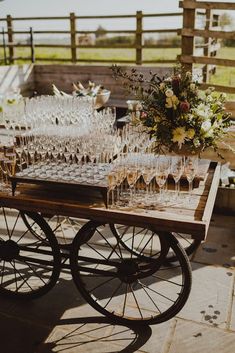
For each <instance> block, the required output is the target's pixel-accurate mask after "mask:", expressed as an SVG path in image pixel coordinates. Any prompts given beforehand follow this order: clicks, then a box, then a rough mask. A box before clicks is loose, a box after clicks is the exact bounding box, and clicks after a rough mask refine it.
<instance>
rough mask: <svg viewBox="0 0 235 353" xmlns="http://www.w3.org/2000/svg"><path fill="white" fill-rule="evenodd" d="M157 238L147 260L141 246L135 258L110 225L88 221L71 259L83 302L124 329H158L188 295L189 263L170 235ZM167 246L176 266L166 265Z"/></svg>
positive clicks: (73, 249) (161, 234)
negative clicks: (140, 325) (152, 326)
mask: <svg viewBox="0 0 235 353" xmlns="http://www.w3.org/2000/svg"><path fill="white" fill-rule="evenodd" d="M150 231H151V229H150ZM155 237H156V238H157V240H158V252H157V251H155V255H154V256H151V255H150V256H149V258H148V257H147V256H146V254H145V255H144V256H140V254H142V253H144V247H145V245H144V244H143V245H142V247H141V245H140V246H139V247H138V252H137V253H136V251H135V250H133V249H128V248H127V247H125V246H123V242H122V241H121V240H120V237H116V236H115V234H114V233H113V232H112V231H111V230H110V227H109V225H106V226H105V227H104V226H103V225H101V224H100V223H96V222H92V221H91V222H88V223H87V224H86V225H85V226H84V227H83V228H82V229H81V230H80V231H79V232H78V234H77V236H76V237H75V239H74V242H73V244H72V249H71V259H70V261H71V271H72V275H73V279H74V282H75V284H76V286H77V288H78V290H79V291H80V293H81V295H82V296H83V298H84V299H85V300H86V301H87V302H88V303H89V304H90V305H91V306H93V307H94V308H95V309H96V310H98V311H99V312H100V313H101V314H103V315H106V316H107V317H109V318H111V319H113V320H115V321H118V322H121V323H125V324H126V323H130V321H131V322H141V323H146V324H156V323H160V322H163V321H166V320H168V319H170V318H172V317H173V316H175V315H176V314H177V313H178V312H179V311H180V310H181V309H182V307H183V306H184V304H185V302H186V301H187V299H188V296H189V293H190V289H191V270H190V264H189V260H188V258H187V256H186V254H185V252H184V250H183V249H181V247H180V245H179V242H178V241H177V240H176V238H175V237H174V236H173V235H172V234H171V233H165V232H159V233H155ZM155 244H157V241H156V243H155ZM169 246H170V247H171V249H170V250H171V251H173V252H174V254H175V256H176V257H177V259H178V262H177V263H176V264H174V265H166V256H167V253H168V250H169ZM155 249H156V250H157V247H156V245H155Z"/></svg>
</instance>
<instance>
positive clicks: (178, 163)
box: [171, 156, 184, 200]
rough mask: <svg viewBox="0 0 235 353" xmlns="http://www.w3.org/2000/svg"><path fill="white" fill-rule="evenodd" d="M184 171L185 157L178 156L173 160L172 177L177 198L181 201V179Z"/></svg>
mask: <svg viewBox="0 0 235 353" xmlns="http://www.w3.org/2000/svg"><path fill="white" fill-rule="evenodd" d="M183 170H184V157H181V156H177V157H172V159H171V175H172V177H173V179H174V182H175V198H176V199H177V200H178V199H179V193H180V178H181V176H182V174H183Z"/></svg>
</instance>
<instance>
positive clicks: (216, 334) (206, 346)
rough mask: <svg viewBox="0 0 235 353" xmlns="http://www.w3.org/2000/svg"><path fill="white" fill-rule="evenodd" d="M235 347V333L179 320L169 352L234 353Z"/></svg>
mask: <svg viewBox="0 0 235 353" xmlns="http://www.w3.org/2000/svg"><path fill="white" fill-rule="evenodd" d="M234 349H235V335H234V333H232V332H226V331H224V330H221V329H218V328H210V327H206V326H205V325H199V324H196V323H193V322H188V321H182V320H178V322H177V325H176V329H175V332H174V336H173V337H172V342H171V345H170V349H169V351H167V353H183V352H185V353H188V352H190V353H201V352H205V353H232V352H234Z"/></svg>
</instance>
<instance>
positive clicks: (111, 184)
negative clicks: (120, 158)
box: [107, 170, 118, 207]
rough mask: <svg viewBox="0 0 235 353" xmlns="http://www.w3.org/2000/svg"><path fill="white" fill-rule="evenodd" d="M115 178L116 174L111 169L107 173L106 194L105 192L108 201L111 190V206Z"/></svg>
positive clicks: (112, 203) (112, 204)
mask: <svg viewBox="0 0 235 353" xmlns="http://www.w3.org/2000/svg"><path fill="white" fill-rule="evenodd" d="M117 179H118V174H117V171H116V170H111V172H110V173H109V174H108V194H107V199H108V203H109V199H110V192H111V205H110V206H111V207H113V206H114V189H115V187H116V185H117Z"/></svg>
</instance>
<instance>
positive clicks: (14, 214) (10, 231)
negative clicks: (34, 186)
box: [0, 208, 61, 299]
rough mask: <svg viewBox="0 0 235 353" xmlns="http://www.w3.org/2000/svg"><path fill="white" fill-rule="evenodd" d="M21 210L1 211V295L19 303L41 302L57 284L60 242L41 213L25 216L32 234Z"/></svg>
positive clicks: (5, 209)
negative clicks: (34, 229)
mask: <svg viewBox="0 0 235 353" xmlns="http://www.w3.org/2000/svg"><path fill="white" fill-rule="evenodd" d="M22 215H24V213H22V212H21V211H18V210H13V209H9V208H0V217H1V227H0V266H1V275H0V294H3V295H6V296H9V297H16V298H19V299H30V298H32V299H33V298H37V297H40V296H41V295H43V294H45V293H47V292H48V291H49V290H50V289H51V288H52V287H53V286H54V285H55V284H56V282H57V280H58V278H59V274H60V267H61V258H60V250H59V246H58V243H57V240H56V238H55V236H54V234H53V232H52V230H51V228H50V227H49V226H48V224H47V223H46V221H45V220H44V219H43V218H42V217H41V216H40V215H39V214H37V213H31V212H27V213H25V215H26V216H27V219H28V220H29V221H30V223H31V224H32V226H33V227H34V226H35V227H36V229H37V233H32V232H31V231H30V230H29V229H28V228H27V227H26V225H25V223H24V220H23V219H22Z"/></svg>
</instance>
